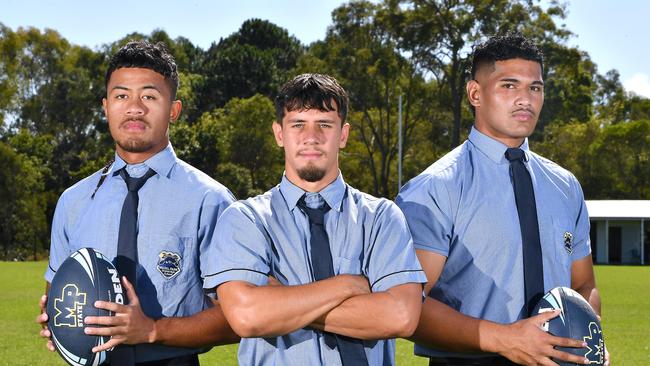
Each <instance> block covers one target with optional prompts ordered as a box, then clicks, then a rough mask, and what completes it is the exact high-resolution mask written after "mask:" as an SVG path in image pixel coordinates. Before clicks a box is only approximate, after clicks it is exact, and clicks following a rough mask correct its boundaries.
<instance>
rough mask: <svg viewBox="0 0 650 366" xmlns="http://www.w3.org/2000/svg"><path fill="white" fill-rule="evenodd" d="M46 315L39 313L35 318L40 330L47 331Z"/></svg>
mask: <svg viewBox="0 0 650 366" xmlns="http://www.w3.org/2000/svg"><path fill="white" fill-rule="evenodd" d="M47 320H48V316H47V313H40V314H38V316H36V322H37V323H39V324H40V325H41V327H42V328H44V329H47Z"/></svg>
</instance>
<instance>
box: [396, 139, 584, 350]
mask: <svg viewBox="0 0 650 366" xmlns="http://www.w3.org/2000/svg"><path fill="white" fill-rule="evenodd" d="M507 148H508V147H507V146H506V145H504V144H502V143H501V142H499V141H497V140H494V139H492V138H490V137H488V136H486V135H484V134H483V133H481V132H479V131H478V130H476V129H474V128H472V130H471V132H470V135H469V139H468V140H467V141H465V142H464V143H463V144H462V145H460V146H459V147H457V148H456V149H454V150H453V151H451V152H450V153H448V154H447V155H445V156H444V157H443V158H441V159H440V160H438V161H437V162H435V163H434V164H433V165H431V166H430V167H429V168H427V169H426V170H425V171H424V172H422V174H420V175H418V176H417V177H415V178H413V179H412V180H411V181H409V182H408V183H407V184H406V185H404V187H402V189H401V191H400V193H399V195H398V197H397V200H396V202H397V205H398V206H399V207H400V208H401V209H402V211H403V212H404V215H405V216H406V220H407V222H408V225H409V227H410V229H411V233H412V234H413V243H414V245H415V248H416V249H422V250H427V251H431V252H434V253H438V254H440V255H443V256H445V257H447V261H446V263H445V266H444V269H443V271H442V274H441V275H440V278H439V280H438V282H437V283H436V285H435V286H434V288H433V289H432V290H431V293H430V294H429V296H431V297H432V298H434V299H437V300H439V301H441V302H444V303H445V304H447V305H449V306H450V307H452V308H454V309H455V310H457V311H460V312H461V313H463V314H466V315H469V316H472V317H475V318H481V319H487V320H491V321H494V322H498V323H512V322H515V321H517V320H519V319H521V318H522V316H523V314H524V310H523V309H524V297H525V293H524V276H523V259H522V249H521V248H522V244H521V231H520V228H519V217H518V215H517V206H516V204H515V197H514V191H513V188H512V183H511V181H510V173H509V166H510V165H509V164H510V163H509V161H508V160H507V159H506V158H505V151H506V149H507ZM520 148H521V149H522V150H524V151H525V153H526V158H527V162H526V163H525V165H526V168H527V169H528V171H529V172H530V175H531V178H532V181H533V189H534V191H535V203H536V205H537V218H538V223H539V233H540V241H541V245H542V257H543V266H544V289H545V291H548V290H550V289H552V288H553V287H556V286H566V287H571V264H572V263H573V261H575V260H578V259H581V258H583V257H585V256H586V255H589V254H590V253H591V247H590V241H589V216H588V214H587V208H586V206H585V202H584V198H583V194H582V189H581V188H580V184H579V183H578V181H577V180H576V178H575V177H574V176H573V175H572V174H571V173H570V172H569V171H567V170H565V169H563V168H562V167H560V166H558V165H557V164H555V163H553V162H552V161H550V160H548V159H546V158H543V157H541V156H539V155H537V154H535V153H534V152H532V151H530V150H529V149H528V140H527V139H526V140H525V141H524V143H523V144H522V146H521V147H520ZM432 331H435V329H433V330H432ZM415 353H416V354H418V355H424V356H451V355H453V356H456V357H458V356H460V357H462V356H463V355H461V354H452V353H447V352H440V351H436V350H433V349H429V348H426V347H423V346H421V345H416V346H415ZM465 356H466V355H465Z"/></svg>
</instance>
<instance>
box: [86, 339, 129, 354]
mask: <svg viewBox="0 0 650 366" xmlns="http://www.w3.org/2000/svg"><path fill="white" fill-rule="evenodd" d="M122 342H123V339H121V338H119V337H113V338H111V340H110V341H108V342H106V343H104V344H102V345H100V346H96V347H93V352H95V353H97V352H102V351H108V350H110V349H112V348H113V347H115V346H117V345H120V344H122Z"/></svg>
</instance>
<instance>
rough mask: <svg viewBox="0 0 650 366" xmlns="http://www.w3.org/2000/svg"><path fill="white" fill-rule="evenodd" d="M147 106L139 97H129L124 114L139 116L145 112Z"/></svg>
mask: <svg viewBox="0 0 650 366" xmlns="http://www.w3.org/2000/svg"><path fill="white" fill-rule="evenodd" d="M146 112H147V107H146V106H145V105H144V103H143V102H142V99H140V98H130V99H129V104H128V106H127V109H126V114H127V115H130V116H141V115H144V114H146Z"/></svg>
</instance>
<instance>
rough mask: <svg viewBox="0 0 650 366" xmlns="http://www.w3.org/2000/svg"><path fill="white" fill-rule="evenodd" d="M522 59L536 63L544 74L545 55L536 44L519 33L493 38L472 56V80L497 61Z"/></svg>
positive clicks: (477, 48)
mask: <svg viewBox="0 0 650 366" xmlns="http://www.w3.org/2000/svg"><path fill="white" fill-rule="evenodd" d="M513 58H521V59H524V60H528V61H535V62H537V63H539V65H540V66H541V67H542V72H544V55H543V54H542V51H540V49H539V48H537V45H535V43H534V42H533V41H532V40H530V39H528V38H526V37H524V36H522V35H521V34H519V33H507V34H504V35H498V36H493V37H491V38H490V39H488V40H487V41H486V42H485V43H482V44H479V45H478V46H476V47H475V48H474V55H473V56H472V69H471V78H472V79H475V78H476V72H477V71H478V69H479V68H481V67H483V66H486V65H489V66H492V65H494V63H495V62H496V61H504V60H510V59H513Z"/></svg>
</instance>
